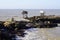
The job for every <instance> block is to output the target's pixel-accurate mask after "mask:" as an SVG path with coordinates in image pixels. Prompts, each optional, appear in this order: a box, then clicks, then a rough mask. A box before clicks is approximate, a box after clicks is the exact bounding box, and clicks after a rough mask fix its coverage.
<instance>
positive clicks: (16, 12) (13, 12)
mask: <svg viewBox="0 0 60 40" xmlns="http://www.w3.org/2000/svg"><path fill="white" fill-rule="evenodd" d="M23 10H25V11H27V12H28V17H32V16H40V11H41V10H42V11H44V12H45V15H56V16H60V9H0V20H4V19H7V18H10V17H12V16H16V17H22V11H23Z"/></svg>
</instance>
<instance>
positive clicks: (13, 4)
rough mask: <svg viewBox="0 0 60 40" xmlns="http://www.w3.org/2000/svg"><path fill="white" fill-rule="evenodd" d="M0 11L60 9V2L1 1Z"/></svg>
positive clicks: (55, 0) (47, 0)
mask: <svg viewBox="0 0 60 40" xmlns="http://www.w3.org/2000/svg"><path fill="white" fill-rule="evenodd" d="M0 9H60V0H0Z"/></svg>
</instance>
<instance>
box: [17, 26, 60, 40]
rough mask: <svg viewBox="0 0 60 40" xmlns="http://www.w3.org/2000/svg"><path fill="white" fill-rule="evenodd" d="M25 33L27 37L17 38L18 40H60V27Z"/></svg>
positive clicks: (33, 29)
mask: <svg viewBox="0 0 60 40" xmlns="http://www.w3.org/2000/svg"><path fill="white" fill-rule="evenodd" d="M25 33H26V35H25V37H20V36H16V37H17V40H60V27H55V28H31V29H27V30H25Z"/></svg>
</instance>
